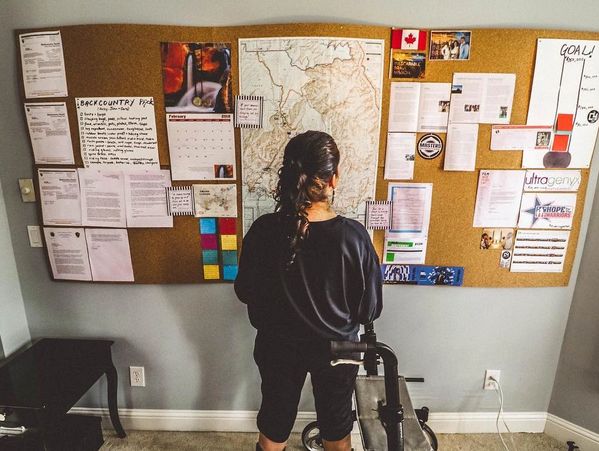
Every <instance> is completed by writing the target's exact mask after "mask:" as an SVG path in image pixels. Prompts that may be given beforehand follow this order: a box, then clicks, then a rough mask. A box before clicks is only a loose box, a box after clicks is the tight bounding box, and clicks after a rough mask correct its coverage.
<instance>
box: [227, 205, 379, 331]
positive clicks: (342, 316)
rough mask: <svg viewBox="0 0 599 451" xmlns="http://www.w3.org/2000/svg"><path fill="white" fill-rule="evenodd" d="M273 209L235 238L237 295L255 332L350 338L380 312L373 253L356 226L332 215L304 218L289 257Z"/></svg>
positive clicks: (355, 223) (347, 220)
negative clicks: (301, 236)
mask: <svg viewBox="0 0 599 451" xmlns="http://www.w3.org/2000/svg"><path fill="white" fill-rule="evenodd" d="M280 218H281V216H280V214H278V213H272V214H267V215H264V216H261V217H260V218H258V219H257V220H256V221H255V222H254V223H253V224H252V226H251V228H250V230H249V231H248V232H247V234H246V236H245V237H244V239H243V247H242V252H241V257H240V262H239V273H238V275H237V279H236V280H235V292H236V293H237V297H238V298H239V299H240V300H241V301H242V302H244V303H245V304H247V306H248V313H249V317H250V322H251V323H252V325H253V326H254V327H255V328H256V329H258V330H264V331H265V332H267V331H268V332H272V333H275V334H277V335H280V336H283V337H289V338H296V339H300V340H302V339H311V338H315V337H321V338H326V339H355V338H356V337H357V334H358V330H359V327H360V324H366V323H369V322H372V321H373V320H374V319H376V318H378V316H379V315H380V313H381V310H382V307H383V302H382V277H381V271H380V266H379V261H378V257H377V255H376V253H375V251H374V248H373V246H372V242H371V240H370V236H369V235H368V233H367V232H366V229H365V228H364V226H362V224H360V223H359V222H357V221H354V220H352V219H348V218H345V217H342V216H336V217H335V218H333V219H329V220H326V221H320V222H311V223H310V225H309V229H308V230H309V233H308V237H307V238H306V240H304V242H303V243H302V247H301V249H300V250H299V252H298V254H297V256H296V259H295V262H294V263H293V265H291V267H290V268H289V269H286V261H287V259H288V256H289V251H288V249H289V244H288V239H287V238H286V235H287V231H286V230H285V227H284V225H283V222H282V221H281V220H280Z"/></svg>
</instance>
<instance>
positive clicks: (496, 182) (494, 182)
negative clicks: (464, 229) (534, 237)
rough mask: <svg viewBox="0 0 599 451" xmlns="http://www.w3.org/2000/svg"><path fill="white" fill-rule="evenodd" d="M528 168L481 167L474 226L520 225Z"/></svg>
mask: <svg viewBox="0 0 599 451" xmlns="http://www.w3.org/2000/svg"><path fill="white" fill-rule="evenodd" d="M525 174H526V171H520V170H481V171H480V174H479V176H478V190H477V191H476V206H475V207H474V221H473V224H472V227H516V226H517V224H518V214H519V213H520V201H521V199H522V187H523V185H524V176H525Z"/></svg>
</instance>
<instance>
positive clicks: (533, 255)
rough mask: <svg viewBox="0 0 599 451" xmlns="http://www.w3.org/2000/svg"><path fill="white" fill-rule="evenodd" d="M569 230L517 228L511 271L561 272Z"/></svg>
mask: <svg viewBox="0 0 599 451" xmlns="http://www.w3.org/2000/svg"><path fill="white" fill-rule="evenodd" d="M569 239H570V232H569V231H565V230H522V229H520V230H518V232H517V233H516V243H515V244H514V252H513V255H512V264H511V266H510V271H511V272H562V271H563V270H564V261H565V260H566V253H567V250H568V240H569Z"/></svg>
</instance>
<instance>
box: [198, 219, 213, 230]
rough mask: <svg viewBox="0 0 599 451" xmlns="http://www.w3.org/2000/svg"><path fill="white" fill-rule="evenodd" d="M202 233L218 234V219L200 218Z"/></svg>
mask: <svg viewBox="0 0 599 451" xmlns="http://www.w3.org/2000/svg"><path fill="white" fill-rule="evenodd" d="M200 233H216V218H200Z"/></svg>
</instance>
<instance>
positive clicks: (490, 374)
mask: <svg viewBox="0 0 599 451" xmlns="http://www.w3.org/2000/svg"><path fill="white" fill-rule="evenodd" d="M500 377H501V370H486V371H485V382H484V384H483V390H495V389H496V388H497V384H496V383H495V381H497V382H499V378H500ZM491 378H493V379H495V381H493V380H491Z"/></svg>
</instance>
